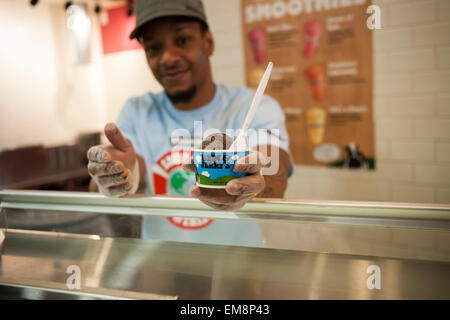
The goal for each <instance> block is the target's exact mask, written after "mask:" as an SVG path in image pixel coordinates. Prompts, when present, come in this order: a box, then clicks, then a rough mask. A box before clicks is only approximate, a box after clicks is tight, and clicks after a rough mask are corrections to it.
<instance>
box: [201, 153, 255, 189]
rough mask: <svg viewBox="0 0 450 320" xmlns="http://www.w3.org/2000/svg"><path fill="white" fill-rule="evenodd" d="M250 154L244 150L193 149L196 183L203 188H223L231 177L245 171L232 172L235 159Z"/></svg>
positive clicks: (235, 176) (237, 176) (244, 174)
mask: <svg viewBox="0 0 450 320" xmlns="http://www.w3.org/2000/svg"><path fill="white" fill-rule="evenodd" d="M248 154H250V150H246V151H229V150H207V149H193V156H194V165H195V169H196V179H197V185H198V186H199V187H203V188H213V189H224V188H225V187H226V185H227V183H228V182H229V181H231V180H233V179H237V178H241V177H244V176H246V175H247V173H240V172H234V171H233V170H234V164H235V162H236V160H237V159H239V158H242V157H245V156H246V155H248Z"/></svg>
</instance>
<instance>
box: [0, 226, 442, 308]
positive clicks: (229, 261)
mask: <svg viewBox="0 0 450 320" xmlns="http://www.w3.org/2000/svg"><path fill="white" fill-rule="evenodd" d="M70 265H77V266H79V267H80V270H81V273H80V275H81V289H80V290H75V289H74V290H69V289H68V288H67V285H66V281H67V279H68V278H69V274H67V273H66V270H67V268H68V267H69V266H70ZM370 265H377V266H379V268H380V270H381V289H380V290H377V289H372V290H370V289H368V288H367V284H366V282H367V279H368V277H369V276H370V275H369V274H368V273H367V272H366V271H367V268H368V267H369V266H370ZM449 280H450V265H449V264H448V263H441V262H429V261H417V260H401V259H383V258H373V257H366V256H353V255H336V254H322V253H311V252H301V251H288V250H272V249H259V248H244V247H227V246H214V245H200V244H186V243H177V242H160V241H151V240H137V239H123V238H118V239H112V238H103V239H96V238H93V237H89V236H86V237H80V236H78V237H76V236H73V235H55V234H52V233H43V232H30V231H9V232H7V234H6V240H5V244H4V249H3V253H2V260H1V275H0V283H2V284H3V286H12V287H15V288H22V291H21V293H20V294H21V295H22V297H24V298H36V297H39V298H44V297H46V296H48V295H49V294H52V295H50V296H49V297H52V296H53V297H57V298H111V297H114V298H137V299H175V298H178V299H449V298H450V286H449ZM30 288H31V289H32V288H35V289H34V292H35V293H34V295H33V290H30ZM27 289H28V290H27ZM30 292H31V293H30ZM37 293H39V294H37ZM16 294H17V293H16Z"/></svg>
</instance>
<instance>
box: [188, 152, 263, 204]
mask: <svg viewBox="0 0 450 320" xmlns="http://www.w3.org/2000/svg"><path fill="white" fill-rule="evenodd" d="M269 165H270V159H269V158H267V157H266V156H265V155H263V154H262V153H261V152H258V151H252V152H251V153H250V154H249V155H247V156H245V157H242V158H240V159H238V160H237V161H236V163H235V166H234V171H235V172H245V173H247V174H248V175H247V176H245V177H242V178H237V179H233V180H231V181H229V182H228V183H227V185H226V188H225V189H209V188H202V187H199V186H197V185H193V186H192V187H191V195H192V196H193V197H195V198H197V199H199V200H200V201H202V202H203V203H205V204H206V205H208V206H210V207H211V208H214V209H218V210H224V211H233V210H238V209H240V208H242V207H243V206H244V205H245V204H246V203H247V202H248V201H249V200H250V199H252V198H253V197H254V196H255V195H256V194H258V193H259V192H261V191H263V190H264V188H265V180H264V176H263V175H262V173H261V169H262V168H265V167H268V166H269ZM183 169H184V170H186V171H189V172H195V165H194V159H193V158H191V162H190V163H186V164H184V165H183Z"/></svg>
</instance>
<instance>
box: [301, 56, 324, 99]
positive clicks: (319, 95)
mask: <svg viewBox="0 0 450 320" xmlns="http://www.w3.org/2000/svg"><path fill="white" fill-rule="evenodd" d="M305 75H306V78H307V79H308V82H309V85H310V87H311V91H312V95H313V98H314V100H316V101H322V100H323V99H324V98H325V69H324V67H323V66H321V65H319V64H313V65H312V66H310V67H308V68H307V69H306V70H305Z"/></svg>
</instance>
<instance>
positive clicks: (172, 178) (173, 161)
mask: <svg viewBox="0 0 450 320" xmlns="http://www.w3.org/2000/svg"><path fill="white" fill-rule="evenodd" d="M191 156H192V152H191V151H190V150H179V149H178V150H172V151H169V152H167V153H166V154H164V155H163V156H162V157H161V158H160V159H159V160H158V161H157V162H156V164H154V165H153V167H152V169H153V170H152V171H153V185H154V189H155V194H158V195H172V196H190V188H191V186H192V185H193V184H194V183H195V175H194V174H193V173H190V172H187V171H185V170H183V168H182V165H183V159H184V158H185V157H191ZM167 220H169V221H170V223H172V224H173V225H175V226H176V227H178V228H181V229H185V230H197V229H202V228H204V227H206V226H208V225H210V224H211V223H212V222H213V221H214V220H213V219H208V218H184V217H167Z"/></svg>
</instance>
